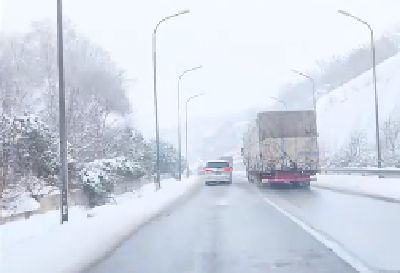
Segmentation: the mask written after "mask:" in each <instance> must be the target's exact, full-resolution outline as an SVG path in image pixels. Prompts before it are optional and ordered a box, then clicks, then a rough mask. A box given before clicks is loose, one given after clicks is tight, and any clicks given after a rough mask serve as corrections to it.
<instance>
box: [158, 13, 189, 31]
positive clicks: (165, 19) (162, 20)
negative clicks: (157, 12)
mask: <svg viewBox="0 0 400 273" xmlns="http://www.w3.org/2000/svg"><path fill="white" fill-rule="evenodd" d="M189 12H190V11H189V10H183V11H181V12H178V13H175V14H173V15H170V16H167V17H165V18H163V19H161V20H160V21H159V22H158V23H157V25H156V27H155V28H154V31H153V34H154V35H155V34H156V33H157V30H158V27H159V26H160V25H161V23H163V22H165V21H167V20H169V19H172V18H174V17H177V16H179V15H183V14H186V13H189Z"/></svg>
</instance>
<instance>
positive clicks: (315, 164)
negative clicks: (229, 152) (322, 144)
mask: <svg viewBox="0 0 400 273" xmlns="http://www.w3.org/2000/svg"><path fill="white" fill-rule="evenodd" d="M241 152H242V156H243V163H244V164H245V167H246V174H247V178H248V180H249V181H250V182H255V183H257V184H258V185H259V186H264V185H269V186H271V185H273V184H282V183H285V184H292V185H295V186H302V187H307V188H309V187H310V182H311V181H313V180H315V179H316V174H317V173H319V171H320V165H319V148H318V132H317V120H316V113H315V111H313V110H305V111H266V112H261V113H258V114H257V118H256V119H255V120H254V121H253V122H252V123H251V124H250V125H249V127H248V129H247V131H245V132H244V135H243V148H242V151H241Z"/></svg>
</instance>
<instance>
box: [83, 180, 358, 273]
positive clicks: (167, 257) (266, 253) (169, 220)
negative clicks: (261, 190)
mask: <svg viewBox="0 0 400 273" xmlns="http://www.w3.org/2000/svg"><path fill="white" fill-rule="evenodd" d="M235 182H236V183H235ZM235 182H234V184H233V185H231V186H210V187H206V186H204V187H202V188H201V189H200V190H199V191H198V192H197V193H196V194H194V195H193V196H191V197H190V199H189V200H187V201H185V203H182V204H181V205H180V206H177V207H175V208H174V209H173V210H171V211H170V212H168V213H165V215H164V216H162V217H160V218H158V219H157V220H154V221H153V222H151V223H149V224H148V225H147V226H145V227H144V228H142V229H140V230H139V231H138V232H136V233H134V234H133V235H132V236H131V238H130V239H128V240H127V241H126V242H125V243H124V244H123V245H122V246H121V247H120V248H119V249H117V250H116V251H115V252H114V253H112V254H111V256H109V257H108V258H107V259H105V260H104V261H102V262H101V263H99V264H97V265H96V266H95V267H93V268H92V269H91V270H89V271H87V273H109V272H115V273H124V272H129V273H134V272H141V273H144V272H146V273H153V272H154V273H164V272H165V273H217V272H218V273H236V272H237V273H239V272H240V273H252V272H263V273H268V272H279V273H284V272H285V273H308V272H310V273H314V272H315V273H319V272H321V273H324V272H331V273H338V272H340V273H349V272H355V270H353V269H352V268H351V267H350V266H349V265H347V264H346V263H345V262H344V261H342V260H341V259H340V258H338V257H337V256H336V255H335V254H334V253H333V252H332V251H331V250H329V249H327V248H326V247H325V246H323V245H322V244H321V243H319V242H318V241H317V240H316V239H314V238H313V237H312V236H311V235H309V234H308V233H307V232H305V231H304V230H302V229H301V228H300V227H299V226H298V225H297V224H295V223H293V222H292V221H291V220H290V219H288V218H287V217H285V216H284V215H282V214H281V213H279V212H278V211H277V210H276V209H274V208H273V207H272V206H270V205H269V204H268V203H266V202H265V201H264V200H263V199H262V198H261V197H260V195H259V194H257V193H256V191H257V189H256V188H255V187H254V186H253V185H251V184H249V183H248V182H244V181H235Z"/></svg>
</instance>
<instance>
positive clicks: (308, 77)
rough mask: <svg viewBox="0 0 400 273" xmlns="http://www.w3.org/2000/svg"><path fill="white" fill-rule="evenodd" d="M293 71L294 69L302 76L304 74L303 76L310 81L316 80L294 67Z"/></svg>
mask: <svg viewBox="0 0 400 273" xmlns="http://www.w3.org/2000/svg"><path fill="white" fill-rule="evenodd" d="M292 71H293V72H294V73H296V74H298V75H300V76H303V77H305V78H307V79H309V80H310V81H312V82H314V79H313V78H311V77H310V76H308V75H306V74H303V73H301V72H300V71H297V70H294V69H293V70H292Z"/></svg>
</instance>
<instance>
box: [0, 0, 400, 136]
mask: <svg viewBox="0 0 400 273" xmlns="http://www.w3.org/2000/svg"><path fill="white" fill-rule="evenodd" d="M2 2H3V3H2V6H3V8H2V12H3V18H2V28H3V30H5V31H15V30H24V29H26V28H27V27H28V26H29V23H30V21H32V20H38V19H41V18H45V17H50V18H53V19H55V13H56V1H55V0H35V1H33V0H2ZM398 2H399V1H398V0H334V1H332V0H324V1H321V0H302V1H299V0H280V1H266V0H241V1H239V0H197V1H195V0H185V1H184V0H168V1H167V0H145V1H144V0H142V1H139V0H113V1H111V0H66V1H64V15H65V17H68V18H69V19H70V20H72V21H73V23H74V24H75V26H76V28H77V29H78V31H79V32H82V33H84V34H85V35H86V36H88V37H89V38H90V39H91V40H92V41H93V42H96V43H98V44H100V45H101V46H103V47H104V48H105V49H106V50H108V51H109V52H110V53H111V55H112V57H113V58H114V59H115V60H116V62H117V63H118V64H119V65H120V66H121V67H122V68H123V69H125V70H127V72H128V75H129V77H130V78H132V79H134V80H135V81H134V83H132V85H131V88H130V94H131V101H132V104H133V105H134V108H135V111H136V122H137V123H138V125H139V127H140V128H141V129H143V130H144V131H145V133H146V132H147V133H149V132H152V130H153V127H154V126H153V122H154V109H153V100H152V99H153V96H152V92H153V91H152V86H153V85H152V66H151V65H152V62H151V61H152V59H151V35H152V31H153V28H154V26H155V24H156V23H157V22H158V21H159V20H160V19H162V18H163V17H165V16H168V15H171V14H173V13H176V12H179V11H181V10H184V9H190V10H191V13H190V14H187V15H184V16H181V17H178V18H174V19H172V20H170V21H168V22H165V24H163V25H162V26H161V27H160V28H159V31H158V48H157V52H158V91H159V113H160V126H161V127H162V128H167V127H170V126H175V125H176V123H177V109H176V108H177V107H176V105H177V102H176V101H177V80H178V76H179V75H180V73H181V72H182V71H184V70H186V69H188V68H191V67H194V66H197V65H203V66H204V68H203V69H201V70H198V71H195V72H193V73H190V74H188V75H187V76H185V78H184V80H183V81H182V84H181V92H182V101H185V100H186V97H188V96H191V95H193V94H196V93H201V92H206V95H205V96H203V97H201V98H198V99H196V100H194V101H193V102H192V103H191V107H190V117H191V118H195V117H199V116H205V115H216V116H217V115H226V114H227V113H232V112H234V111H238V110H239V109H242V108H248V107H251V106H254V105H267V104H269V103H271V100H270V99H269V98H268V97H263V95H262V94H263V93H268V94H270V95H276V93H277V92H278V89H277V87H278V86H279V85H280V84H283V83H285V82H286V81H299V80H302V79H301V78H299V77H298V76H297V75H295V74H292V73H291V72H289V70H290V69H292V68H295V69H298V70H303V71H306V70H307V69H309V68H310V67H311V66H312V64H313V62H314V61H315V60H316V59H320V58H325V57H328V56H330V55H332V54H334V53H341V52H345V51H349V50H351V48H353V47H355V46H356V45H357V44H360V43H366V42H368V41H369V36H368V30H367V29H366V28H365V27H364V26H362V25H361V24H359V23H357V22H356V21H353V20H351V19H350V18H346V17H343V16H341V15H339V14H337V9H345V10H347V11H349V12H351V13H354V14H355V15H357V16H359V17H362V18H363V19H364V20H366V21H368V22H370V24H371V25H372V26H373V27H374V29H375V31H376V33H377V34H379V33H381V32H382V31H383V30H384V29H386V28H388V27H390V26H392V25H394V24H396V23H400V17H399V16H398V11H399V10H400V9H399V7H400V3H398ZM66 80H68V79H66ZM116 99H117V98H116Z"/></svg>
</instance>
